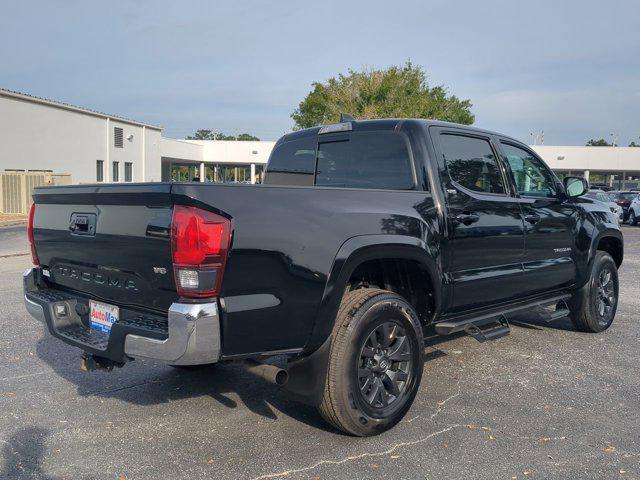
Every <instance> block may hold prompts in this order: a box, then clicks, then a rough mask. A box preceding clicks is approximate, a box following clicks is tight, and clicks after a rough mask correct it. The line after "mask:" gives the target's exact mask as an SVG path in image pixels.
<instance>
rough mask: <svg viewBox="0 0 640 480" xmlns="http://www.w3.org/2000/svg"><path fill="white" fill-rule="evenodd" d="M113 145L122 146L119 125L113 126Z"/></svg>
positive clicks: (122, 139)
mask: <svg viewBox="0 0 640 480" xmlns="http://www.w3.org/2000/svg"><path fill="white" fill-rule="evenodd" d="M113 146H114V147H117V148H123V147H124V132H123V131H122V129H121V128H120V127H113Z"/></svg>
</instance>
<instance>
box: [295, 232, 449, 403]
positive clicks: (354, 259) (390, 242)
mask: <svg viewBox="0 0 640 480" xmlns="http://www.w3.org/2000/svg"><path fill="white" fill-rule="evenodd" d="M377 258H402V259H410V260H416V261H418V262H420V263H421V264H422V265H423V266H424V267H425V268H426V271H427V274H428V275H429V276H430V279H431V282H432V285H433V286H434V292H433V294H434V301H435V305H436V312H437V311H438V310H439V308H440V305H441V300H442V288H441V285H442V281H441V280H440V279H441V278H443V277H442V272H441V267H440V266H439V263H438V262H437V261H436V258H438V257H437V255H433V253H432V251H431V250H430V249H429V247H428V246H427V244H426V243H425V242H424V241H423V240H422V239H420V238H416V237H410V236H404V235H384V234H382V235H361V236H356V237H352V238H350V239H348V240H347V241H346V242H344V243H343V244H342V246H341V247H340V249H339V250H338V253H337V254H336V256H335V258H334V261H333V265H332V268H331V271H330V273H329V276H328V277H327V283H326V285H325V290H324V293H323V296H322V300H321V302H320V307H319V309H318V314H317V316H316V319H315V322H314V326H313V329H312V333H311V335H310V337H309V340H308V341H307V344H306V345H305V349H304V351H303V353H302V354H301V356H300V357H298V358H297V359H295V360H293V361H292V362H290V364H289V382H288V383H287V386H286V389H287V390H288V391H289V392H290V393H292V394H293V395H294V396H296V397H298V398H299V399H300V400H302V401H304V402H305V403H309V404H312V405H318V404H319V403H320V401H321V399H322V393H323V390H324V384H325V377H326V368H327V364H328V357H329V350H330V346H331V332H332V330H333V327H334V325H335V320H336V315H337V313H338V308H339V307H340V302H341V300H342V296H343V295H344V291H345V288H346V286H347V282H348V281H349V278H350V277H351V275H352V274H353V272H354V271H355V269H356V268H357V267H358V266H359V265H360V264H362V263H363V262H366V261H368V260H373V259H377Z"/></svg>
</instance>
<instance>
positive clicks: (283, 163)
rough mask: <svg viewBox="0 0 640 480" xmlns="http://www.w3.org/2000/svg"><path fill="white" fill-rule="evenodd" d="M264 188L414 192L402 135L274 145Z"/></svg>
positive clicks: (357, 134)
mask: <svg viewBox="0 0 640 480" xmlns="http://www.w3.org/2000/svg"><path fill="white" fill-rule="evenodd" d="M264 183H265V184H268V185H291V186H313V185H316V186H319V187H337V188H363V189H380V190H415V189H416V180H415V172H414V164H413V158H412V156H411V149H410V147H409V142H408V139H407V138H406V136H405V135H403V134H401V133H398V132H395V131H385V130H377V131H364V132H350V133H348V134H345V133H340V134H337V135H313V136H309V137H303V138H300V139H296V140H291V141H288V142H284V143H282V144H280V145H278V146H277V147H276V148H275V149H274V151H273V152H272V154H271V157H270V159H269V163H268V165H267V171H266V175H265V180H264Z"/></svg>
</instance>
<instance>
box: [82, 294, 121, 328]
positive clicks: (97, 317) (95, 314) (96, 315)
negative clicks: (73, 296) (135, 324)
mask: <svg viewBox="0 0 640 480" xmlns="http://www.w3.org/2000/svg"><path fill="white" fill-rule="evenodd" d="M89 307H90V308H91V330H97V331H98V332H103V333H111V326H112V325H113V324H114V323H115V322H117V321H118V318H119V317H120V309H119V308H118V307H116V306H115V305H109V304H107V303H100V302H94V301H93V300H90V301H89Z"/></svg>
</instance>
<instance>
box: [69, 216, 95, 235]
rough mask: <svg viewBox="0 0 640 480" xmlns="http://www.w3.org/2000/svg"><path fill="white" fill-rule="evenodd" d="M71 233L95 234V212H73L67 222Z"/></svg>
mask: <svg viewBox="0 0 640 480" xmlns="http://www.w3.org/2000/svg"><path fill="white" fill-rule="evenodd" d="M69 231H70V232H71V235H90V236H93V235H95V234H96V214H95V213H73V214H71V221H70V222H69Z"/></svg>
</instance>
